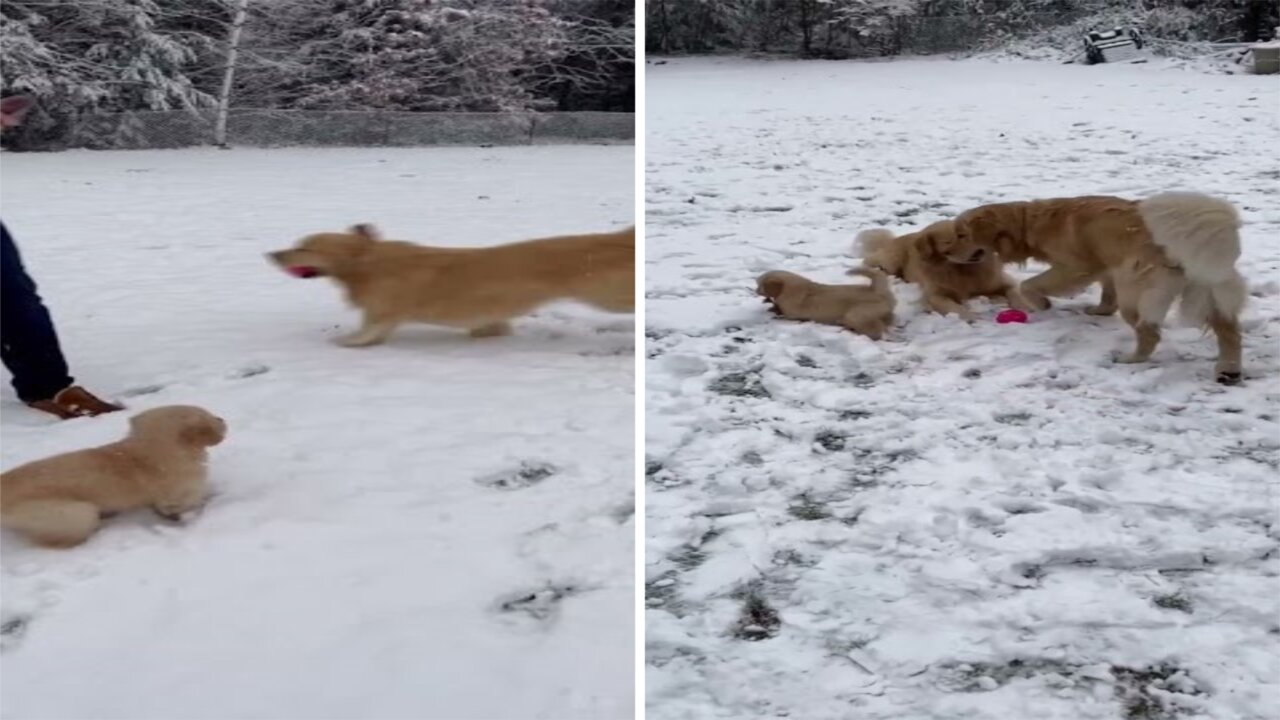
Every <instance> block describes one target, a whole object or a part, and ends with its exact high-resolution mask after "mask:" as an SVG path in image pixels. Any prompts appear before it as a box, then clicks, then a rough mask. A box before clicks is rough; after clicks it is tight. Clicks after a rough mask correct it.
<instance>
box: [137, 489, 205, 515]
mask: <svg viewBox="0 0 1280 720" xmlns="http://www.w3.org/2000/svg"><path fill="white" fill-rule="evenodd" d="M207 500H208V493H207V492H206V490H205V486H204V483H187V484H183V485H180V486H178V487H175V488H172V489H168V490H166V491H165V492H164V493H163V494H162V495H161V496H160V497H157V498H156V500H155V502H154V503H152V504H151V511H152V512H154V513H155V514H156V515H159V516H160V517H162V518H164V519H165V520H168V521H170V522H182V521H184V520H185V519H186V517H185V516H186V515H187V514H188V513H192V512H195V511H196V510H199V509H200V508H202V507H204V504H205V502H206V501H207Z"/></svg>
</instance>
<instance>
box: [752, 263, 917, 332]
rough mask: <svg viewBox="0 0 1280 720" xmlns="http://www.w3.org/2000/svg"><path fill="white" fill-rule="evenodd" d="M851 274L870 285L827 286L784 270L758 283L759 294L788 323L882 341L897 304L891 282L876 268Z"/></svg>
mask: <svg viewBox="0 0 1280 720" xmlns="http://www.w3.org/2000/svg"><path fill="white" fill-rule="evenodd" d="M849 273H850V274H853V275H862V276H863V277H866V278H868V279H870V280H871V284H870V285H826V284H824V283H819V282H814V281H812V280H810V279H808V278H805V277H801V276H800V275H797V274H795V273H792V272H787V271H785V270H771V271H769V272H767V273H765V274H763V275H761V276H760V277H759V278H757V279H756V293H757V294H759V295H760V296H761V297H763V298H764V299H765V300H766V301H767V302H768V303H769V307H770V309H771V310H772V311H773V312H774V314H776V315H779V316H781V317H784V318H787V319H788V320H808V321H810V322H817V323H823V324H825V325H839V326H841V327H845V328H848V329H849V330H852V331H854V332H856V333H858V334H859V335H866V336H867V337H869V338H871V339H872V340H879V339H881V338H882V337H884V333H885V331H886V330H887V329H888V328H889V326H890V325H892V324H893V308H894V305H895V304H896V301H895V300H894V297H893V291H892V290H891V289H890V288H889V278H888V277H886V276H885V274H884V273H882V272H880V271H879V270H876V269H874V268H855V269H853V270H850V271H849Z"/></svg>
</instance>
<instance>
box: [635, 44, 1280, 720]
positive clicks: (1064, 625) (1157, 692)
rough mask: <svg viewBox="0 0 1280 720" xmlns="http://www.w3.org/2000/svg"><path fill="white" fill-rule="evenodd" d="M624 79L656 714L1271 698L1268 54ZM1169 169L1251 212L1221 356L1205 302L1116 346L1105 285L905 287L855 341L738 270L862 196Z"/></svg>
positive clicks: (1276, 136) (812, 236)
mask: <svg viewBox="0 0 1280 720" xmlns="http://www.w3.org/2000/svg"><path fill="white" fill-rule="evenodd" d="M647 86H648V106H647V111H646V112H647V120H646V122H647V128H648V129H647V148H646V155H647V157H646V172H647V182H646V195H647V218H648V220H647V223H648V225H647V252H646V264H647V273H648V278H647V282H646V291H647V294H648V301H647V313H648V315H647V318H646V333H647V336H648V344H647V353H648V356H649V359H648V361H647V370H646V378H647V380H646V382H647V408H646V415H647V426H646V427H647V429H646V434H647V446H646V466H647V467H646V474H647V497H646V517H647V520H646V522H647V526H646V534H647V538H646V555H647V568H646V575H647V588H646V590H647V593H646V602H647V605H648V608H649V610H648V613H647V630H646V634H647V639H646V645H647V655H648V663H649V666H650V667H649V671H648V675H647V677H648V680H647V683H648V687H647V695H648V698H647V702H648V707H649V715H648V717H649V718H651V719H652V720H675V719H677V718H681V719H685V718H687V719H690V720H692V719H694V718H697V719H699V720H701V719H704V718H746V717H783V716H785V717H791V718H803V719H804V720H822V719H828V718H829V719H845V718H858V719H859V720H873V719H881V718H882V719H885V720H889V719H892V720H924V719H928V718H938V719H939V720H942V719H945V720H955V719H956V718H968V719H970V720H979V719H982V720H1014V719H1017V720H1022V719H1025V718H1038V719H1040V720H1050V719H1060V720H1093V719H1097V720H1103V719H1105V720H1113V719H1120V718H1124V719H1126V720H1131V719H1135V718H1140V719H1144V720H1151V719H1156V718H1174V717H1179V718H1204V719H1211V720H1263V719H1264V718H1273V717H1275V715H1274V713H1275V707H1276V705H1275V702H1274V700H1275V698H1276V696H1277V692H1278V691H1280V687H1278V686H1277V684H1276V683H1277V681H1278V680H1280V650H1278V647H1277V646H1278V645H1280V621H1278V618H1277V613H1278V611H1280V580H1278V579H1277V574H1278V572H1280V557H1277V546H1278V545H1280V524H1277V499H1278V497H1280V492H1278V491H1280V487H1278V486H1277V480H1276V478H1277V472H1276V471H1277V469H1278V468H1280V437H1278V434H1277V431H1278V426H1277V417H1276V413H1277V407H1276V403H1277V401H1278V400H1280V387H1278V386H1277V377H1278V375H1277V373H1278V371H1280V357H1278V354H1280V277H1278V276H1277V273H1280V202H1278V201H1280V187H1278V186H1280V170H1277V166H1276V156H1275V152H1274V149H1275V147H1276V143H1277V141H1278V140H1280V132H1278V126H1277V122H1278V118H1277V113H1276V107H1277V103H1280V84H1277V82H1276V79H1275V78H1274V77H1256V76H1211V75H1205V74H1197V73H1191V72H1181V71H1170V70H1159V69H1155V68H1152V67H1150V66H1140V65H1138V66H1100V67H1083V66H1062V65H1056V64H1036V63H1031V62H1011V63H1002V64H995V63H990V62H986V61H978V60H970V61H960V62H950V61H945V60H938V61H929V60H911V61H899V62H883V63H881V62H876V63H856V62H850V63H831V62H808V63H805V62H785V61H783V62H763V61H746V60H738V59H715V60H673V61H670V62H668V63H667V64H660V65H650V66H649V72H648V80H647ZM1174 188H1182V189H1197V190H1201V191H1204V192H1209V193H1215V194H1220V195H1222V196H1225V197H1227V198H1229V199H1231V200H1232V201H1234V202H1235V203H1237V204H1238V206H1239V207H1240V209H1241V212H1242V215H1243V217H1244V219H1245V220H1246V222H1247V227H1246V228H1245V230H1244V241H1245V246H1246V247H1245V257H1244V259H1243V260H1242V263H1241V266H1242V270H1243V271H1244V272H1245V273H1246V274H1247V276H1248V277H1249V278H1250V279H1251V281H1252V283H1253V291H1252V298H1251V306H1250V308H1249V310H1248V312H1247V315H1246V318H1245V320H1244V323H1245V328H1246V333H1247V335H1246V353H1245V357H1246V363H1247V379H1246V382H1245V384H1243V385H1242V386H1239V387H1233V388H1227V387H1222V386H1219V385H1216V384H1214V382H1213V377H1212V357H1213V355H1214V352H1215V348H1214V343H1213V341H1212V339H1211V338H1210V337H1203V336H1202V335H1201V333H1200V332H1199V331H1198V330H1195V329H1186V328H1180V329H1174V330H1170V331H1168V332H1167V334H1166V337H1165V340H1164V342H1163V344H1162V345H1161V346H1160V348H1159V350H1158V351H1157V353H1156V356H1155V362H1153V363H1151V364H1148V365H1138V366H1120V365H1115V364H1113V363H1112V362H1111V358H1112V354H1113V353H1114V352H1115V351H1116V350H1118V349H1120V348H1124V347H1127V346H1128V345H1129V343H1130V342H1131V335H1130V331H1129V330H1128V329H1127V327H1126V326H1124V324H1123V323H1122V321H1120V320H1119V318H1115V317H1113V318H1095V317H1091V316H1088V315H1085V314H1083V313H1082V312H1081V310H1082V308H1083V307H1084V306H1085V305H1087V304H1088V303H1089V302H1090V301H1091V300H1092V299H1093V297H1095V296H1096V292H1097V291H1096V289H1095V290H1093V291H1091V292H1090V293H1089V296H1086V297H1079V298H1074V299H1070V300H1066V301H1062V302H1060V303H1058V304H1057V305H1056V306H1055V308H1054V309H1052V310H1050V311H1048V312H1044V313H1038V314H1036V315H1035V316H1034V317H1033V319H1032V322H1031V323H1030V324H1028V325H996V324H995V323H994V322H992V317H993V316H994V314H995V311H996V308H993V307H991V306H990V305H985V304H982V303H978V304H976V305H975V308H976V309H980V310H982V311H983V319H982V320H981V321H979V322H977V323H975V324H973V325H967V324H965V323H963V322H961V321H959V320H957V319H954V318H942V317H938V316H932V315H925V314H922V313H921V312H920V310H919V309H918V306H917V304H916V301H917V299H918V292H917V291H916V290H915V289H914V288H912V287H911V286H905V285H901V284H900V285H898V286H897V293H898V298H899V311H900V312H899V314H900V321H899V326H898V328H897V330H896V333H895V335H894V336H893V337H892V338H891V339H888V340H886V341H884V342H879V343H876V342H872V341H870V340H867V339H865V338H861V337H857V336H854V335H852V334H849V333H846V332H843V331H841V330H838V329H835V328H829V327H820V326H814V325H804V324H792V323H787V322H783V321H777V320H774V319H772V318H771V317H769V316H768V314H767V313H766V311H765V309H764V306H763V305H762V304H761V303H760V302H759V301H758V300H757V299H756V298H754V297H753V295H752V288H753V279H754V277H755V276H756V275H757V274H759V273H760V272H762V271H764V270H767V269H771V268H784V269H788V270H792V271H796V272H800V273H804V274H808V275H810V276H812V277H814V278H815V279H819V280H822V281H826V282H840V281H841V278H843V277H844V276H843V270H844V269H845V268H846V267H848V266H849V265H850V264H851V263H853V262H855V260H854V259H853V258H852V257H851V254H850V245H851V241H852V239H853V237H854V234H855V233H856V232H857V231H858V230H860V229H863V228H867V227H874V226H889V227H893V228H900V229H903V230H906V229H910V228H918V227H920V226H923V225H924V224H926V223H928V222H931V221H934V220H937V219H941V218H944V217H947V216H949V215H951V214H953V213H955V212H958V211H960V210H962V209H964V208H966V207H970V206H973V205H976V204H980V203H983V202H991V201H997V200H1005V199H1024V198H1032V197H1051V196H1061V195H1073V194H1084V193H1109V194H1118V195H1124V196H1128V197H1139V196H1143V195H1146V194H1149V193H1153V192H1157V191H1161V190H1166V189H1174ZM1036 271H1037V269H1036V268H1035V267H1030V268H1027V269H1025V270H1020V271H1018V272H1019V274H1022V275H1023V276H1026V275H1029V274H1031V273H1033V272H1036Z"/></svg>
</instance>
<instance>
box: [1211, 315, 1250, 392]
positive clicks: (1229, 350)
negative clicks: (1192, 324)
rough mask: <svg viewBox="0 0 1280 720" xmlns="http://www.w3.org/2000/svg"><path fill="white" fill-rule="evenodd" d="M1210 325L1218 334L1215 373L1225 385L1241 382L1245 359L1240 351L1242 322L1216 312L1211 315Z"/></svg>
mask: <svg viewBox="0 0 1280 720" xmlns="http://www.w3.org/2000/svg"><path fill="white" fill-rule="evenodd" d="M1209 327H1211V328H1213V334H1214V335H1216V336H1218V362H1217V364H1215V365H1214V368H1213V369H1214V375H1215V376H1216V379H1217V381H1218V382H1220V383H1222V384H1223V385H1237V384H1239V383H1240V375H1241V372H1242V369H1241V368H1242V366H1243V361H1242V360H1241V358H1240V356H1241V352H1240V322H1239V321H1238V320H1237V319H1236V318H1233V317H1227V316H1225V315H1221V314H1219V313H1217V312H1215V313H1214V314H1213V315H1211V316H1210V317H1209Z"/></svg>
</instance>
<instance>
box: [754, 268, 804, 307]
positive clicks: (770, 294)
mask: <svg viewBox="0 0 1280 720" xmlns="http://www.w3.org/2000/svg"><path fill="white" fill-rule="evenodd" d="M797 281H799V282H804V279H803V278H801V277H800V276H799V275H795V274H793V273H789V272H785V271H783V270H770V271H769V272H767V273H765V274H763V275H761V276H760V277H758V278H756V294H757V295H759V296H760V297H762V298H764V300H765V302H766V303H768V304H769V309H770V310H772V311H773V312H774V313H775V314H777V313H781V312H782V310H781V308H779V307H778V298H779V297H781V296H782V293H784V292H786V291H787V286H788V285H792V284H794V283H796V282H797Z"/></svg>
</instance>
